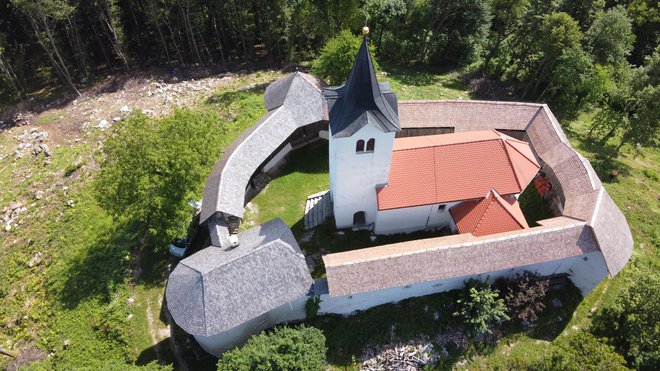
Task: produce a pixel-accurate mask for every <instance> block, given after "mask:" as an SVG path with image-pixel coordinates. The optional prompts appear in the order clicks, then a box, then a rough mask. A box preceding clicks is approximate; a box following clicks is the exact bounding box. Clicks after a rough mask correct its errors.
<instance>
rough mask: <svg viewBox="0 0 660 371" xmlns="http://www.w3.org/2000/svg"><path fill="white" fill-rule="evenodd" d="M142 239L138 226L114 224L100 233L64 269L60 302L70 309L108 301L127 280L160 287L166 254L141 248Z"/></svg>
mask: <svg viewBox="0 0 660 371" xmlns="http://www.w3.org/2000/svg"><path fill="white" fill-rule="evenodd" d="M144 236H145V234H144V232H142V231H141V230H140V229H139V228H138V227H137V224H117V225H114V226H112V227H111V228H109V229H108V230H106V231H105V232H103V234H102V236H101V237H99V238H98V239H97V240H96V241H94V242H92V244H91V246H89V247H88V248H87V249H85V250H84V251H83V252H81V253H79V254H78V256H76V257H75V258H73V259H72V262H71V263H69V264H68V265H67V266H66V267H65V268H64V270H65V272H63V274H62V275H61V276H62V277H66V280H65V281H64V283H63V284H62V287H61V290H60V292H59V295H60V298H59V299H60V301H61V302H62V303H63V304H64V305H66V306H69V307H75V306H77V305H78V304H80V303H81V302H83V301H85V300H87V299H90V298H100V299H101V300H103V301H104V302H109V301H110V300H111V299H112V295H113V294H114V292H115V291H116V289H117V288H118V287H120V286H121V285H122V284H124V283H125V282H126V281H127V280H130V281H132V282H133V283H136V284H142V285H145V286H146V287H153V286H162V285H163V282H164V281H165V280H166V279H167V273H168V269H167V266H168V259H167V255H166V254H167V252H166V250H164V249H157V248H154V247H153V246H150V245H148V244H146V245H144V246H141V245H140V244H141V243H142V242H143V241H144V240H145V238H144Z"/></svg>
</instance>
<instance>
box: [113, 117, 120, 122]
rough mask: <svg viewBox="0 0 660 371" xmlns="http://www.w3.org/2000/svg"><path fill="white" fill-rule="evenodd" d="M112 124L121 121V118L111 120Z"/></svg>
mask: <svg viewBox="0 0 660 371" xmlns="http://www.w3.org/2000/svg"><path fill="white" fill-rule="evenodd" d="M112 121H113V122H119V121H121V117H119V116H117V117H114V118H113V119H112Z"/></svg>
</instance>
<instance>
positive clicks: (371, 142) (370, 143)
mask: <svg viewBox="0 0 660 371" xmlns="http://www.w3.org/2000/svg"><path fill="white" fill-rule="evenodd" d="M375 146H376V139H374V138H371V139H369V141H368V142H367V152H373V151H374V147H375Z"/></svg>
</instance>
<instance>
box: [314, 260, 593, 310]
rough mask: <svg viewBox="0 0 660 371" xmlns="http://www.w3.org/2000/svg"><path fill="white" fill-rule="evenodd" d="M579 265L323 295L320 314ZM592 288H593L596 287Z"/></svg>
mask: <svg viewBox="0 0 660 371" xmlns="http://www.w3.org/2000/svg"><path fill="white" fill-rule="evenodd" d="M589 260H591V259H589ZM577 261H582V256H579V257H573V258H567V259H561V260H552V261H548V262H543V263H538V264H532V265H526V266H520V267H515V268H510V269H504V270H499V271H494V272H485V273H481V274H475V275H471V276H462V277H451V278H445V279H440V280H435V281H429V282H421V283H417V284H414V285H408V286H400V287H393V288H388V289H383V290H377V291H370V292H365V293H360V294H354V295H347V296H338V297H331V296H329V295H327V294H326V295H320V297H321V300H322V301H321V303H320V308H319V313H335V314H344V315H346V314H350V313H353V312H355V311H356V310H365V309H369V308H371V307H374V306H377V305H381V304H385V303H392V302H397V301H401V300H404V299H408V298H412V297H417V296H425V295H430V294H435V293H439V292H444V291H449V290H454V289H460V288H462V287H463V285H464V282H465V281H467V280H469V279H470V278H475V279H479V280H485V279H486V277H490V279H491V282H492V281H494V280H496V279H498V278H500V277H513V276H515V275H516V274H517V273H522V272H523V271H525V270H528V271H533V272H536V273H538V274H539V275H542V276H549V275H553V274H561V273H570V272H569V269H570V268H571V266H573V265H574V263H575V262H577ZM589 269H591V268H590V267H586V266H585V267H584V273H585V274H587V275H588V274H589ZM571 279H572V277H571ZM576 286H577V284H576ZM585 287H586V286H585ZM591 288H593V286H592V287H591ZM583 293H584V292H583ZM587 293H588V291H587ZM584 294H585V295H586V293H584Z"/></svg>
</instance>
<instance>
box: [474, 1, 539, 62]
mask: <svg viewBox="0 0 660 371" xmlns="http://www.w3.org/2000/svg"><path fill="white" fill-rule="evenodd" d="M527 3H528V0H492V4H491V8H492V10H491V11H492V14H493V19H492V21H491V26H490V33H489V40H488V44H489V46H488V48H487V49H488V54H486V57H485V58H484V65H483V70H484V73H486V74H489V73H491V70H490V61H491V60H492V59H493V58H494V57H495V56H497V55H498V54H499V51H500V47H501V45H502V42H503V41H504V40H505V39H506V37H507V36H508V35H509V33H510V32H511V31H512V29H513V26H514V25H515V24H516V23H517V22H518V20H519V19H520V16H521V15H522V14H523V11H524V10H525V7H526V6H527Z"/></svg>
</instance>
